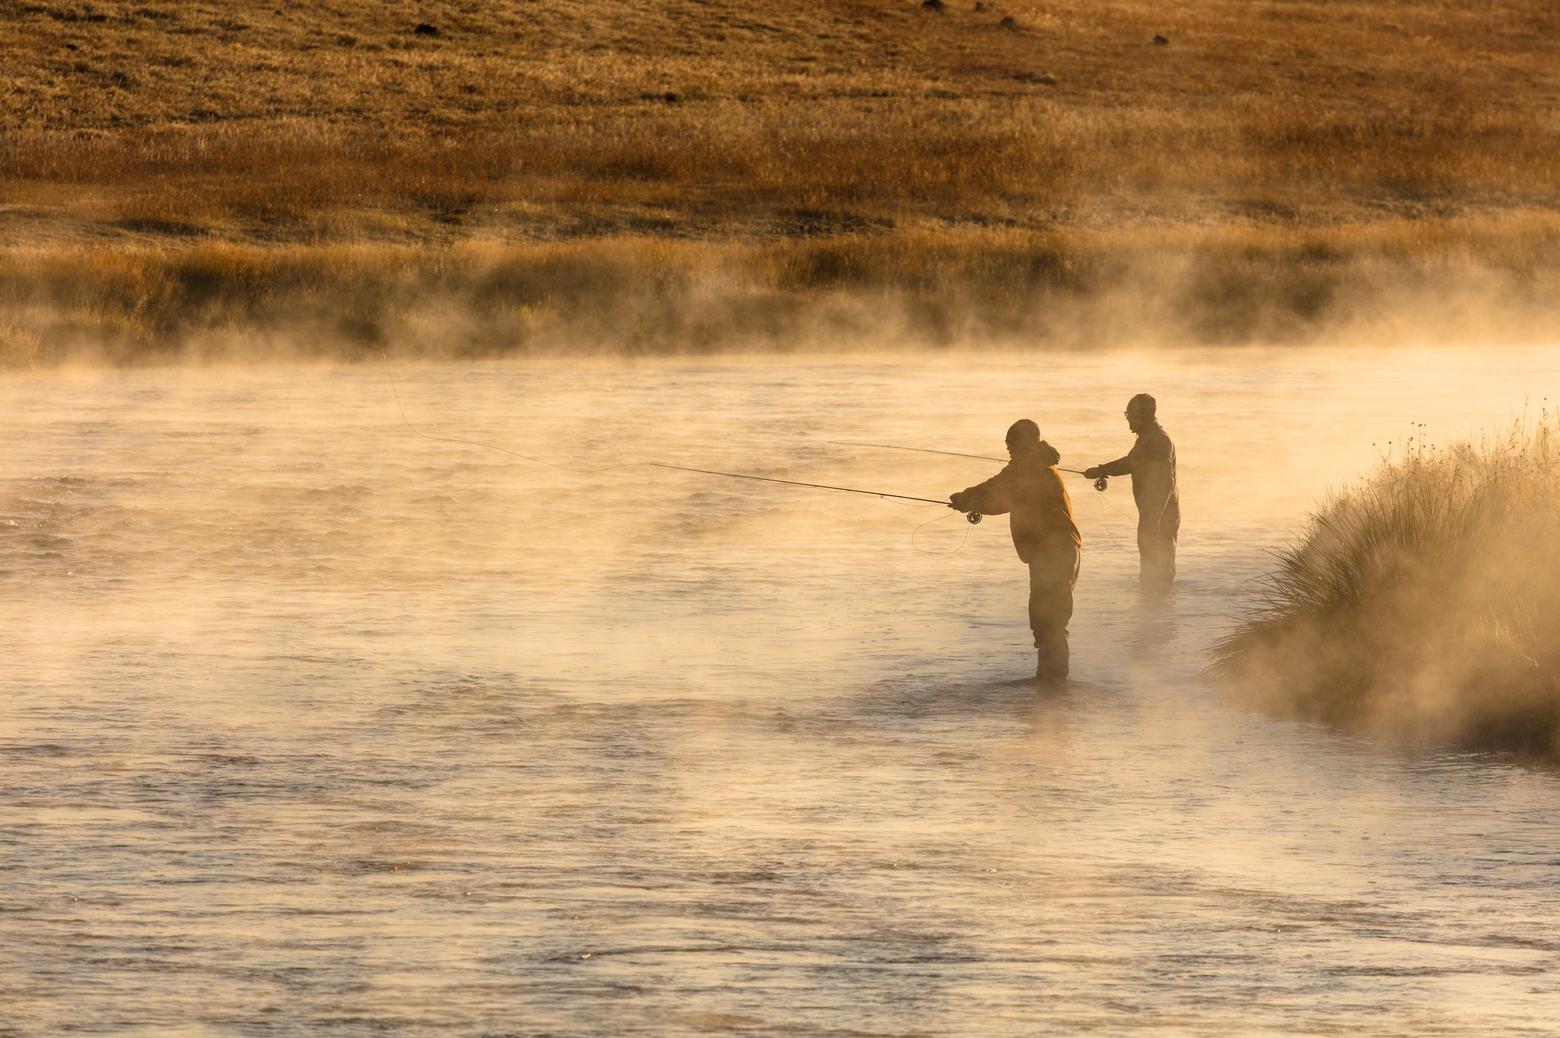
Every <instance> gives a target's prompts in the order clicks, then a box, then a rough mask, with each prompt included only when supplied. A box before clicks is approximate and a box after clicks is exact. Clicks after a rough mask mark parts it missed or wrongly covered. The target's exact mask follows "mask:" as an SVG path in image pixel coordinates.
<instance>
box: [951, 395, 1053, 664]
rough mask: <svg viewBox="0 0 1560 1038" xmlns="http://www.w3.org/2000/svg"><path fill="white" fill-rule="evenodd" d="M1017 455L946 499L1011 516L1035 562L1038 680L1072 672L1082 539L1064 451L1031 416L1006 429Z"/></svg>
mask: <svg viewBox="0 0 1560 1038" xmlns="http://www.w3.org/2000/svg"><path fill="white" fill-rule="evenodd" d="M1007 449H1008V456H1009V457H1010V458H1011V459H1012V460H1011V461H1009V462H1008V464H1007V466H1006V467H1005V468H1003V470H1002V471H1001V472H998V473H997V474H996V475H995V476H992V477H991V478H990V479H988V480H986V482H984V483H981V484H980V485H978V486H973V487H970V488H969V489H968V490H961V491H959V492H958V493H957V494H954V495H953V496H951V497H950V498H948V504H949V507H951V508H957V509H958V510H959V511H961V512H978V513H981V514H984V515H1001V514H1002V513H1004V512H1008V513H1011V514H1012V518H1011V520H1010V525H1011V526H1012V531H1013V547H1014V548H1015V549H1017V551H1018V557H1019V559H1020V560H1021V561H1023V562H1024V563H1026V564H1027V565H1028V566H1029V627H1030V629H1031V630H1032V631H1034V635H1035V653H1036V664H1035V677H1036V678H1037V679H1039V680H1042V681H1062V680H1064V679H1065V678H1066V677H1067V657H1068V650H1067V624H1068V622H1069V621H1070V620H1071V619H1072V611H1073V585H1074V584H1075V583H1077V581H1078V562H1079V556H1080V548H1081V547H1082V545H1083V538H1082V537H1081V536H1080V535H1079V533H1078V524H1077V523H1076V522H1074V521H1073V513H1072V500H1071V498H1069V497H1068V496H1067V487H1066V486H1064V485H1063V483H1062V474H1061V473H1060V472H1058V471H1057V470H1056V463H1057V462H1058V461H1060V460H1061V455H1060V454H1058V453H1057V452H1056V449H1055V448H1054V447H1052V446H1051V445H1050V444H1049V443H1046V442H1044V441H1043V440H1041V439H1040V427H1039V426H1037V425H1035V423H1034V422H1031V421H1030V420H1029V419H1027V418H1021V419H1019V420H1018V421H1016V422H1014V423H1013V426H1012V428H1010V429H1009V430H1008V431H1007Z"/></svg>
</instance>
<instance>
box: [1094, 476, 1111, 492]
mask: <svg viewBox="0 0 1560 1038" xmlns="http://www.w3.org/2000/svg"><path fill="white" fill-rule="evenodd" d="M1108 486H1110V477H1109V476H1101V477H1100V478H1099V479H1096V480H1095V481H1094V489H1095V490H1098V491H1100V492H1101V493H1103V492H1104V491H1105V488H1106V487H1108Z"/></svg>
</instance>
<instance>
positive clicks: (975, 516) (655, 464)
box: [645, 461, 981, 524]
mask: <svg viewBox="0 0 1560 1038" xmlns="http://www.w3.org/2000/svg"><path fill="white" fill-rule="evenodd" d="M645 464H646V465H648V466H649V467H651V468H655V469H675V470H676V471H678V472H698V473H701V474H702V475H706V476H725V477H726V478H727V479H752V480H757V481H758V482H760V483H784V484H785V485H786V486H789V487H810V488H811V489H813V490H837V491H839V492H840V493H842V494H865V495H866V496H868V497H889V498H894V499H895V500H898V501H920V502H923V503H925V504H929V505H947V506H948V507H949V508H953V507H954V505H953V503H952V502H950V501H939V500H937V499H935V498H930V497H911V496H910V495H908V494H890V493H888V492H886V491H881V490H858V489H856V488H855V487H836V486H831V485H830V484H828V483H803V482H801V481H800V480H795V479H776V478H775V477H773V476H754V475H749V474H748V473H746V472H719V471H717V470H715V469H696V468H693V467H691V466H688V465H667V464H665V463H664V462H659V461H647V462H645ZM959 511H963V509H959ZM964 518H965V519H968V520H969V521H970V523H971V524H974V523H978V522H980V520H981V514H980V513H979V512H965V513H964Z"/></svg>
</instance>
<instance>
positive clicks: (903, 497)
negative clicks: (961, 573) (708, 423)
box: [380, 348, 982, 555]
mask: <svg viewBox="0 0 1560 1038" xmlns="http://www.w3.org/2000/svg"><path fill="white" fill-rule="evenodd" d="M380 354H381V356H383V358H384V360H385V374H386V375H387V376H388V379H389V382H390V393H391V395H392V396H394V398H395V406H396V410H397V411H398V412H399V413H400V416H401V422H402V424H404V425H405V426H406V428H407V430H408V431H409V432H411V433H412V434H413V435H415V436H420V437H422V438H423V439H425V440H433V441H435V442H438V443H454V444H459V445H461V446H464V447H477V448H481V449H484V450H493V451H498V452H499V453H501V454H508V455H509V456H511V457H515V458H519V459H521V460H522V461H529V462H531V463H532V464H534V465H544V466H546V467H547V468H551V469H557V470H558V471H560V472H570V473H575V474H577V475H587V476H594V475H600V474H601V473H604V472H616V471H620V470H622V469H626V468H636V467H643V468H657V469H671V470H675V471H678V472H696V473H699V474H700V475H705V476H723V477H725V478H727V479H749V480H754V481H756V482H760V483H779V484H782V485H785V486H793V487H805V488H809V489H813V490H833V491H837V492H839V493H844V494H862V495H865V496H868V497H876V498H879V499H881V500H884V501H888V502H890V503H892V504H898V503H900V502H913V503H916V504H929V505H940V506H943V507H947V505H948V502H947V501H943V500H940V499H937V498H930V497H914V496H912V495H909V494H891V493H889V492H887V491H879V490H862V489H859V488H857V487H841V486H834V485H833V484H829V483H807V482H803V481H801V480H796V479H779V478H777V477H774V476H756V475H752V474H750V473H746V472H723V471H720V470H717V469H701V468H695V467H693V466H691V465H673V464H670V463H668V462H661V461H625V462H623V463H621V464H618V465H606V466H601V467H598V468H579V467H577V466H571V465H560V464H558V463H557V462H552V461H548V460H546V459H545V458H538V457H536V456H535V455H531V454H525V453H523V452H521V451H517V450H512V449H510V448H508V447H501V446H499V445H498V444H496V443H486V442H483V441H481V440H471V439H466V438H465V437H461V436H438V435H435V434H433V433H428V432H424V431H422V430H421V429H419V428H417V426H415V425H413V424H412V420H411V418H410V416H408V415H407V413H406V404H405V402H404V401H402V399H401V390H400V385H399V382H398V380H397V379H396V377H395V372H394V370H393V369H392V367H391V365H390V354H389V352H388V351H387V350H385V349H383V348H381V350H380ZM811 511H812V505H811V503H809V505H808V509H807V512H808V514H810V513H811ZM964 517H965V519H966V520H967V521H968V522H969V524H970V525H971V526H973V525H975V524H977V523H979V522H980V521H981V518H982V516H981V514H980V513H979V512H967V513H965V516H964ZM945 518H947V517H946V516H938V519H945ZM936 521H937V520H936V519H934V520H931V521H930V522H926V523H922V524H921V526H919V527H917V528H916V529H915V530H914V531H912V532H911V535H910V542H911V544H912V546H915V547H916V549H917V550H918V551H925V550H926V549H924V548H921V547H920V546H919V545H916V543H915V535H916V533H919V532H920V530H922V529H924V528H925V527H926V526H929V525H931V523H932V522H936ZM968 538H969V531H967V530H966V531H965V540H968ZM963 547H964V542H963V541H960V542H959V548H963ZM959 548H955V549H954V551H958V550H959ZM928 554H933V555H943V554H949V553H947V552H929V553H928Z"/></svg>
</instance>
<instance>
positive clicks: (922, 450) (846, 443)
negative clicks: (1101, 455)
mask: <svg viewBox="0 0 1560 1038" xmlns="http://www.w3.org/2000/svg"><path fill="white" fill-rule="evenodd" d="M828 442H829V443H832V444H836V445H838V446H841V447H881V448H882V449H883V450H888V451H914V452H915V453H917V454H946V455H947V456H948V457H950V458H975V459H976V460H978V461H997V462H1002V463H1003V464H1006V460H1005V459H1003V458H993V457H992V456H991V455H989V454H964V453H962V452H960V451H934V450H932V449H931V448H929V447H900V446H898V445H897V444H892V443H863V442H861V441H860V440H830V441H828ZM1056 467H1057V469H1058V470H1060V471H1062V472H1070V473H1072V474H1073V475H1075V476H1082V475H1083V472H1082V471H1081V470H1079V469H1065V468H1062V467H1061V466H1060V465H1058V466H1056ZM1109 483H1110V479H1109V477H1108V476H1101V477H1100V478H1099V479H1096V480H1095V481H1094V489H1095V490H1104V489H1105V488H1106V487H1107V486H1108V485H1109Z"/></svg>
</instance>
